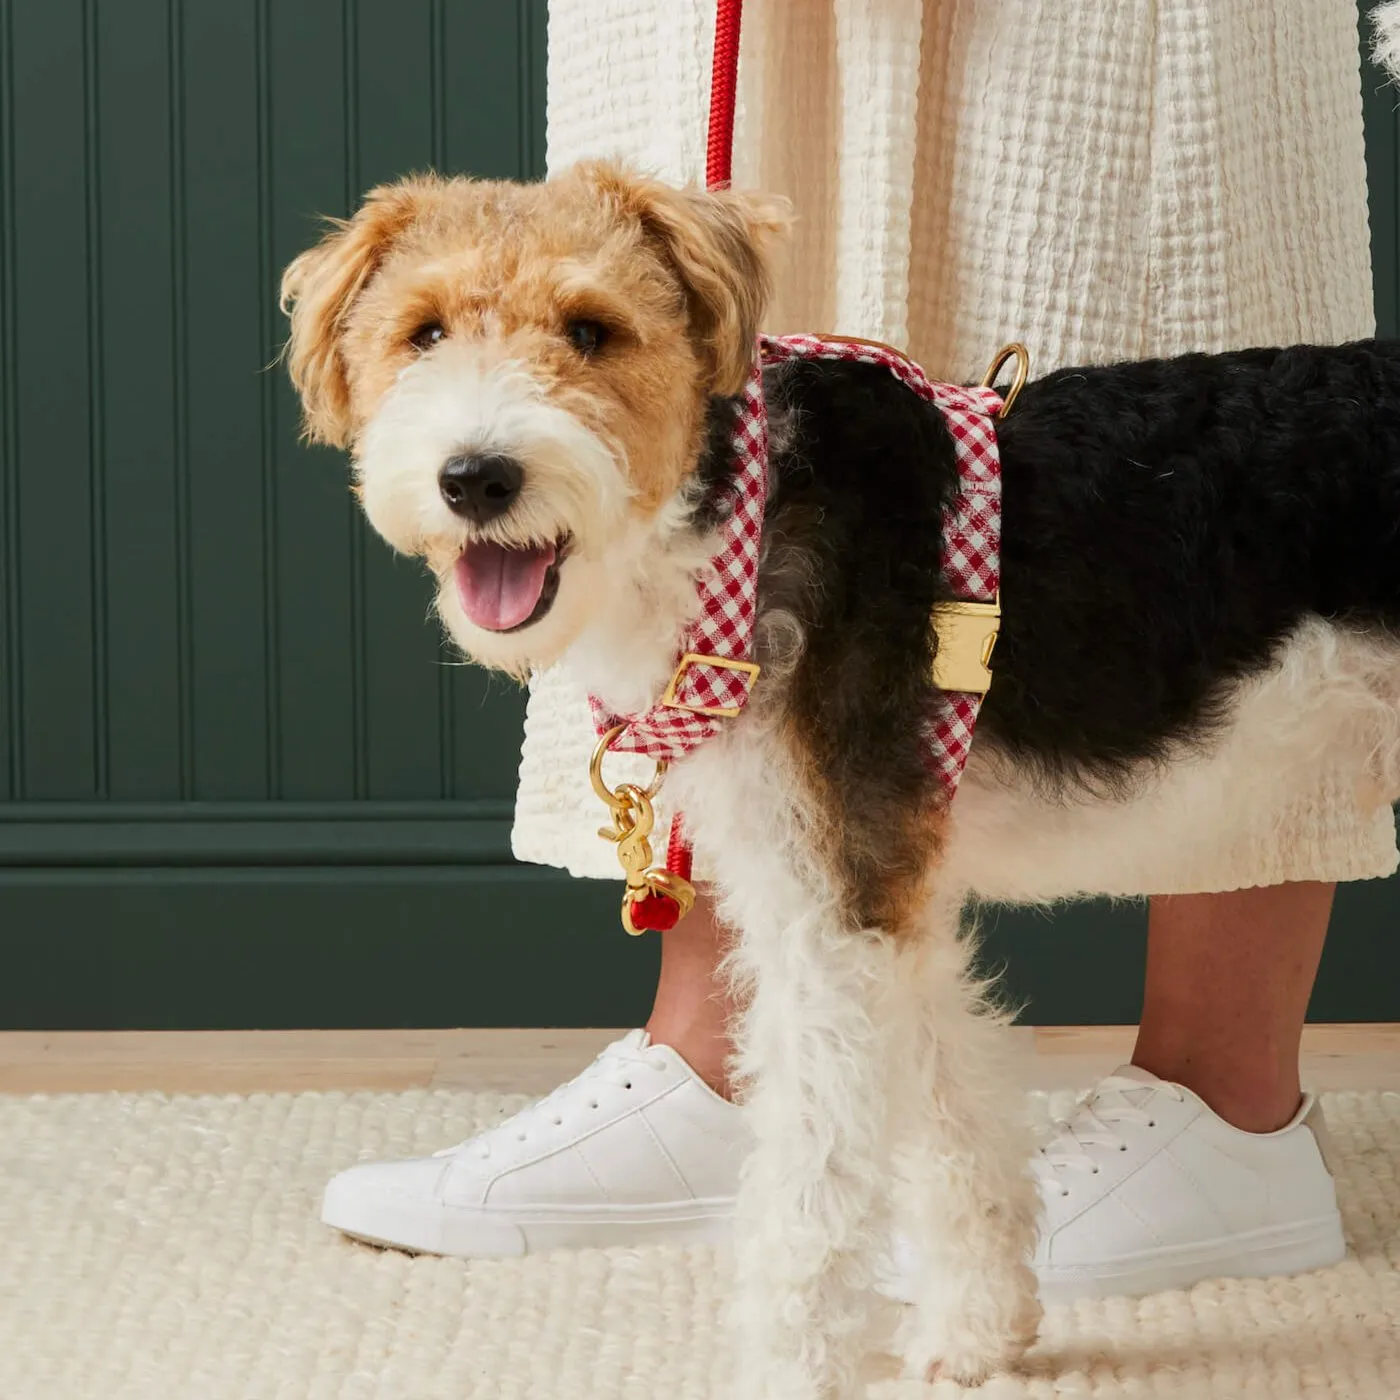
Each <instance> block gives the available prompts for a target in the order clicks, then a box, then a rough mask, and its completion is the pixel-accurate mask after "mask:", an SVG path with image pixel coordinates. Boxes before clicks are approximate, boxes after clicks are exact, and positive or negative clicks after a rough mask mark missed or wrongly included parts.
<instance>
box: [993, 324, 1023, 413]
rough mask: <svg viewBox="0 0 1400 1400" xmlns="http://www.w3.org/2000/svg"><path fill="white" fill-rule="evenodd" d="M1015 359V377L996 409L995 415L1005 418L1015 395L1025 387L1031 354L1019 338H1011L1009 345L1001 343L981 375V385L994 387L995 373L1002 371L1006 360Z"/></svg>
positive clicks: (1014, 400)
mask: <svg viewBox="0 0 1400 1400" xmlns="http://www.w3.org/2000/svg"><path fill="white" fill-rule="evenodd" d="M1013 359H1014V360H1015V361H1016V377H1015V378H1014V379H1013V380H1012V381H1011V388H1010V390H1009V391H1008V392H1007V394H1006V395H1005V397H1004V398H1003V399H1002V401H1001V407H1000V408H999V409H997V417H998V418H1005V417H1006V415H1007V414H1008V413H1009V412H1010V411H1011V405H1012V404H1013V403H1015V402H1016V395H1017V394H1019V393H1020V392H1021V390H1022V389H1024V388H1025V387H1026V380H1027V379H1028V378H1030V373H1031V354H1030V351H1029V350H1027V349H1026V347H1025V346H1024V345H1022V344H1021V342H1020V341H1019V340H1013V341H1012V342H1011V344H1010V345H1003V346H1002V347H1001V349H1000V350H998V351H997V353H996V358H995V359H994V360H993V361H992V363H991V365H990V366H989V367H988V369H987V373H986V374H985V375H983V377H982V387H983V388H984V389H992V388H995V387H996V382H997V375H999V374H1000V373H1001V371H1002V367H1003V366H1004V365H1005V364H1006V362H1007V361H1008V360H1013Z"/></svg>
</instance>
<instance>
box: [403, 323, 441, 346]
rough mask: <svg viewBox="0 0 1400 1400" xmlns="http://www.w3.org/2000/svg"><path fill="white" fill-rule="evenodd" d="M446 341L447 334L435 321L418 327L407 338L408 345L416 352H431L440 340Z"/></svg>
mask: <svg viewBox="0 0 1400 1400" xmlns="http://www.w3.org/2000/svg"><path fill="white" fill-rule="evenodd" d="M446 339H447V332H446V331H445V330H443V328H442V327H441V326H440V325H439V324H438V323H437V322H436V321H429V322H428V323H427V325H425V326H419V327H418V329H417V330H416V331H414V332H413V334H412V335H411V336H409V338H408V343H409V344H410V345H412V346H413V347H414V348H415V349H417V350H431V349H432V348H433V346H434V345H436V344H437V343H438V341H440V340H446Z"/></svg>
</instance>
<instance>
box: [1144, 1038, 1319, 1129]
mask: <svg viewBox="0 0 1400 1400" xmlns="http://www.w3.org/2000/svg"><path fill="white" fill-rule="evenodd" d="M1133 1064H1135V1065H1136V1066H1137V1067H1138V1068H1139V1069H1145V1070H1146V1071H1147V1072H1148V1073H1149V1074H1155V1075H1156V1076H1157V1078H1158V1079H1165V1080H1166V1081H1167V1082H1168V1083H1170V1084H1180V1085H1181V1086H1182V1087H1183V1088H1185V1089H1189V1090H1190V1091H1191V1092H1192V1093H1193V1094H1195V1095H1196V1097H1197V1098H1199V1099H1200V1100H1201V1101H1202V1102H1203V1103H1204V1104H1205V1105H1206V1107H1207V1108H1209V1109H1210V1111H1211V1112H1212V1113H1214V1114H1215V1115H1216V1116H1217V1117H1218V1118H1222V1119H1224V1120H1225V1122H1227V1123H1229V1124H1230V1126H1231V1127H1234V1128H1238V1129H1239V1130H1240V1131H1241V1132H1244V1133H1273V1132H1277V1131H1278V1130H1279V1129H1280V1128H1282V1127H1284V1126H1285V1125H1286V1124H1287V1123H1289V1122H1290V1121H1291V1120H1292V1119H1293V1117H1294V1115H1295V1114H1296V1113H1297V1112H1298V1105H1299V1104H1300V1103H1301V1102H1302V1098H1303V1095H1302V1089H1301V1088H1300V1087H1299V1084H1298V1078H1297V1075H1296V1073H1295V1074H1292V1075H1290V1074H1288V1073H1287V1072H1286V1071H1285V1070H1282V1069H1277V1068H1268V1069H1260V1070H1256V1071H1253V1072H1251V1071H1250V1070H1249V1069H1247V1068H1245V1067H1242V1066H1237V1065H1229V1066H1220V1067H1217V1066H1216V1065H1215V1064H1213V1063H1209V1062H1204V1063H1203V1062H1201V1061H1199V1060H1197V1059H1195V1058H1194V1057H1192V1056H1191V1055H1189V1054H1186V1055H1182V1056H1180V1057H1176V1056H1163V1055H1161V1054H1154V1053H1153V1052H1152V1051H1151V1050H1145V1049H1138V1050H1136V1051H1134V1053H1133Z"/></svg>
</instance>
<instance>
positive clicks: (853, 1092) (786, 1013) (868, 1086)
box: [734, 903, 895, 1400]
mask: <svg viewBox="0 0 1400 1400" xmlns="http://www.w3.org/2000/svg"><path fill="white" fill-rule="evenodd" d="M894 959H895V948H894V944H893V942H892V941H891V940H890V939H889V938H887V937H886V936H884V935H883V934H880V933H877V932H863V933H850V932H848V931H846V930H845V929H844V928H842V927H841V925H840V922H839V920H838V919H837V918H836V916H835V913H834V911H833V910H831V909H823V908H813V907H811V906H810V903H809V904H808V907H806V908H804V909H802V910H801V912H800V913H798V914H797V916H796V917H789V918H788V919H786V920H782V921H777V920H774V921H772V922H765V923H750V924H749V926H748V927H747V928H746V929H744V930H743V932H742V934H741V937H740V941H739V944H738V947H737V949H736V952H735V964H736V971H737V972H738V974H739V975H740V977H741V978H742V980H743V982H744V984H745V986H746V988H747V989H748V993H749V1002H748V1006H747V1008H746V1010H745V1013H744V1017H743V1024H742V1027H741V1031H740V1038H739V1056H738V1063H739V1067H740V1071H741V1074H742V1075H743V1077H744V1078H745V1080H746V1081H747V1084H748V1088H747V1091H746V1096H745V1105H746V1108H747V1110H748V1114H749V1121H750V1123H751V1124H752V1126H753V1130H754V1134H755V1138H756V1145H755V1150H754V1152H753V1153H752V1154H751V1156H750V1158H749V1161H748V1163H747V1165H746V1168H745V1172H744V1177H743V1182H742V1187H741V1191H740V1199H739V1211H738V1222H737V1230H738V1234H737V1238H738V1241H739V1244H738V1250H739V1258H738V1289H737V1294H736V1298H735V1313H734V1318H735V1323H736V1326H737V1328H738V1339H739V1347H738V1368H739V1371H738V1379H739V1381H740V1387H739V1389H740V1393H741V1394H743V1395H745V1396H750V1395H751V1396H754V1397H762V1400H817V1397H821V1400H827V1397H837V1396H840V1397H843V1400H844V1397H845V1396H846V1395H847V1394H848V1393H849V1388H850V1385H851V1382H852V1380H853V1377H854V1374H855V1370H856V1367H857V1365H858V1363H859V1361H860V1356H861V1352H862V1348H863V1341H864V1336H865V1331H866V1323H867V1319H868V1305H869V1291H870V1287H871V1276H872V1264H873V1261H874V1258H875V1250H876V1248H877V1247H878V1243H879V1242H880V1239H881V1236H882V1230H881V1227H882V1226H883V1225H884V1224H885V1222H886V1221H887V1219H888V1216H887V1213H886V1211H885V1210H884V1208H883V1199H882V1198H883V1195H884V1188H885V1186H886V1183H887V1180H888V1162H889V1154H888V1147H887V1143H888V1099H887V1095H886V1093H885V1092H884V1091H885V1085H886V1081H887V1077H888V1063H889V1061H888V1054H889V1047H890V1043H891V1035H890V1022H889V1018H888V1016H887V1015H885V1014H883V1008H882V1005H881V1003H882V1002H884V1001H886V1000H887V999H888V993H889V990H890V988H891V987H892V986H893V981H892V974H893V970H894Z"/></svg>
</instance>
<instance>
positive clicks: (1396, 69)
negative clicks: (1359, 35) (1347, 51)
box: [1370, 0, 1400, 82]
mask: <svg viewBox="0 0 1400 1400" xmlns="http://www.w3.org/2000/svg"><path fill="white" fill-rule="evenodd" d="M1370 20H1371V57H1372V58H1374V59H1375V60H1376V62H1377V63H1378V64H1379V65H1380V66H1381V67H1382V68H1384V69H1385V71H1386V73H1387V74H1388V76H1389V77H1390V79H1391V81H1392V82H1395V81H1400V0H1385V3H1384V4H1381V5H1377V6H1376V8H1375V9H1374V10H1372V11H1371V14H1370Z"/></svg>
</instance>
